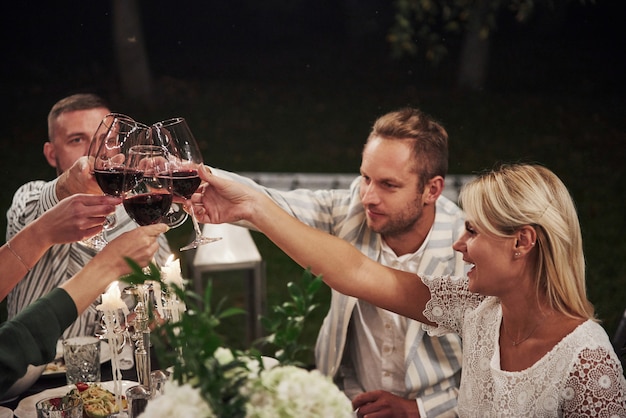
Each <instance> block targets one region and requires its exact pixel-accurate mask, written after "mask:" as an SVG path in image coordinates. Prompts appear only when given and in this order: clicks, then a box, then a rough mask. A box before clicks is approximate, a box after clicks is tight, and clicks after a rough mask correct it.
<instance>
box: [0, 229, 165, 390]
mask: <svg viewBox="0 0 626 418" xmlns="http://www.w3.org/2000/svg"><path fill="white" fill-rule="evenodd" d="M166 230H167V226H165V225H163V224H159V225H151V226H146V227H142V228H137V229H135V230H133V231H131V232H128V233H125V234H124V235H122V236H120V237H119V238H117V239H115V240H113V241H111V242H110V243H109V244H108V245H107V246H106V247H105V248H104V250H102V252H100V253H99V254H98V255H96V256H95V257H94V258H93V260H92V261H91V262H90V263H89V264H87V265H86V266H85V268H84V269H83V270H81V271H80V272H79V273H78V274H77V275H75V276H74V277H72V278H71V279H70V280H68V281H67V282H65V283H64V284H63V285H61V286H60V288H57V289H54V290H53V291H51V292H50V293H48V294H47V295H45V296H43V297H42V298H40V299H38V300H37V301H35V302H34V303H32V304H31V305H29V306H28V307H26V308H25V309H24V310H23V311H21V312H20V313H19V314H18V315H17V316H16V317H14V318H13V319H11V320H9V321H7V322H5V323H3V324H2V325H1V326H0V398H1V397H2V395H3V394H4V393H5V391H6V390H7V389H8V388H10V387H11V385H12V384H13V383H14V382H15V381H16V380H17V379H19V378H20V377H21V376H22V375H24V373H25V372H26V368H27V367H28V365H29V364H35V365H38V364H44V363H46V362H48V361H51V360H52V359H53V358H54V355H55V354H56V343H57V340H58V339H59V337H60V336H61V334H62V333H63V331H64V330H65V328H67V327H68V326H69V325H70V324H71V323H72V322H73V321H74V320H75V319H76V318H77V316H78V315H79V314H80V313H81V312H83V311H84V310H85V309H86V308H87V307H88V306H89V305H90V304H91V303H92V302H93V301H94V300H95V299H96V298H97V297H98V296H100V294H102V293H103V292H104V291H105V289H106V288H107V286H108V285H109V284H110V283H111V282H113V281H115V280H117V279H118V278H119V277H120V276H122V275H124V274H127V273H129V272H130V268H129V267H128V265H127V264H126V262H125V261H124V259H123V257H125V256H128V257H130V258H132V259H133V260H135V261H136V262H137V263H139V264H140V265H142V266H145V265H147V264H148V263H149V262H150V260H151V259H152V256H153V255H154V253H155V252H156V250H157V248H158V244H157V242H156V238H157V236H158V235H159V234H161V233H163V232H165V231H166Z"/></svg>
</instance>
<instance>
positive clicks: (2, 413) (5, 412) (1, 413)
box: [0, 406, 13, 418]
mask: <svg viewBox="0 0 626 418" xmlns="http://www.w3.org/2000/svg"><path fill="white" fill-rule="evenodd" d="M0 418H13V411H11V410H10V409H9V408H6V407H4V406H0Z"/></svg>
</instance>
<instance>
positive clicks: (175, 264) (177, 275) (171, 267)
mask: <svg viewBox="0 0 626 418" xmlns="http://www.w3.org/2000/svg"><path fill="white" fill-rule="evenodd" d="M161 275H162V276H163V283H165V284H166V285H167V286H169V287H171V286H173V285H176V286H177V287H179V288H181V289H182V288H183V287H184V280H183V276H182V274H181V272H180V259H176V260H174V255H170V256H169V257H168V259H167V261H166V262H165V265H164V266H163V267H162V268H161ZM165 298H166V302H167V307H168V308H169V311H170V314H171V318H172V321H174V322H178V321H179V320H180V313H181V312H184V311H185V310H186V309H187V307H186V306H185V304H184V303H183V302H181V301H179V300H178V298H177V297H176V294H175V293H174V292H172V291H169V292H167V294H166V296H165Z"/></svg>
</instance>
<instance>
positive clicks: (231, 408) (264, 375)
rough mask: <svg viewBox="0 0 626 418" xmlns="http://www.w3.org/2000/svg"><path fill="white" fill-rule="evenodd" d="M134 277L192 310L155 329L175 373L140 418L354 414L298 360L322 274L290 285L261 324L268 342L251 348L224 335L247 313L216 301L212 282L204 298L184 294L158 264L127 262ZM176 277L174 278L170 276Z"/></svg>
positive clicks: (159, 349)
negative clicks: (222, 328) (228, 324)
mask: <svg viewBox="0 0 626 418" xmlns="http://www.w3.org/2000/svg"><path fill="white" fill-rule="evenodd" d="M127 262H128V263H129V265H130V266H131V268H132V270H133V273H132V274H131V275H129V276H127V277H125V278H124V280H126V281H128V282H129V283H133V284H140V283H144V282H146V281H150V282H158V283H161V286H162V288H167V289H168V291H172V292H173V293H174V294H175V295H176V297H177V298H178V300H180V302H182V303H184V304H185V306H186V309H185V310H183V311H181V312H180V317H179V318H178V320H176V321H175V320H173V319H171V320H169V321H166V322H163V323H161V324H159V325H158V327H157V328H156V329H155V330H154V331H153V333H152V336H153V339H152V342H153V344H154V347H155V351H156V354H157V358H158V360H159V364H160V365H161V366H162V367H164V368H165V367H167V368H168V370H169V371H170V376H169V380H167V381H166V382H165V385H164V388H163V394H162V395H161V396H159V397H156V398H153V399H151V400H149V401H148V404H147V406H146V409H145V411H144V413H143V414H142V415H140V417H142V418H146V417H150V418H160V417H171V416H197V417H231V418H237V417H242V418H243V417H245V418H254V417H270V416H271V417H298V418H307V417H315V418H317V417H320V416H332V417H353V416H354V413H353V411H352V406H351V403H350V400H349V399H348V398H347V397H346V396H345V395H344V394H343V393H342V392H341V391H340V390H339V389H338V388H337V387H336V386H335V385H334V383H333V382H332V380H331V379H330V378H329V377H327V376H324V375H322V374H321V373H319V372H318V371H316V370H311V371H310V370H307V369H306V368H304V367H303V366H304V365H303V364H301V363H300V362H299V361H298V360H297V358H298V354H300V353H301V352H302V350H306V349H311V348H310V347H302V344H301V343H300V342H299V338H300V334H301V332H302V330H303V326H304V323H305V320H306V318H307V316H308V315H309V314H310V313H311V312H312V311H313V310H314V309H316V308H317V304H315V303H314V295H315V293H316V292H317V290H318V289H319V288H320V287H321V285H322V281H321V278H320V277H315V276H313V274H312V273H311V272H310V270H308V269H307V270H305V271H304V273H303V276H302V281H301V283H300V284H296V283H293V282H292V283H290V284H289V285H288V291H289V298H290V300H288V301H286V302H284V303H282V304H281V305H279V306H275V307H273V308H272V315H271V316H270V317H263V318H261V321H262V323H263V325H264V327H265V328H266V330H267V331H268V334H267V336H266V337H264V338H262V339H260V340H258V341H256V342H255V343H254V344H253V346H252V347H250V348H248V349H246V350H237V349H232V348H229V347H226V346H225V345H224V344H223V341H222V339H221V337H220V335H219V332H218V327H219V325H220V322H221V321H222V320H223V319H224V318H226V317H229V316H231V315H237V314H242V313H245V312H244V311H243V310H241V309H238V308H228V307H224V302H225V301H224V300H221V301H220V302H219V303H218V304H217V305H216V306H215V307H214V306H213V305H212V304H211V296H212V286H211V282H209V283H208V284H207V286H206V290H205V293H204V295H198V294H195V293H194V292H192V291H189V290H185V289H184V288H183V287H182V286H180V285H179V283H170V284H165V283H164V277H163V276H165V277H167V276H168V272H169V271H168V270H167V269H166V270H165V274H164V275H162V274H161V273H162V272H161V271H159V270H158V269H157V268H154V267H152V266H151V268H150V272H149V273H147V272H146V271H145V270H142V269H141V268H140V267H139V266H138V265H137V264H136V263H134V262H133V261H132V260H130V259H127ZM170 279H171V276H170ZM261 350H266V351H267V350H270V351H271V356H272V357H274V358H275V359H276V360H277V363H278V364H276V365H275V366H273V367H271V368H270V367H266V365H267V364H268V362H264V361H263V356H262V355H261Z"/></svg>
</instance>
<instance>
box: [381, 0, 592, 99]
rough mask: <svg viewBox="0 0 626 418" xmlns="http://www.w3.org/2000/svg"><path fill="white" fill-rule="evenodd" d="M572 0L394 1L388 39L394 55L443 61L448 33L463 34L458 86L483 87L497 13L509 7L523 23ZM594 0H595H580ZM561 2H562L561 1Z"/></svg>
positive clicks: (434, 61)
mask: <svg viewBox="0 0 626 418" xmlns="http://www.w3.org/2000/svg"><path fill="white" fill-rule="evenodd" d="M569 1H570V0H561V1H560V2H559V1H554V0H395V1H394V8H395V12H396V15H395V22H394V24H393V25H392V27H391V29H390V30H389V33H388V36H387V39H388V41H389V43H390V44H391V47H392V53H393V55H394V56H395V57H402V56H405V55H417V53H418V50H419V47H418V44H419V45H420V46H421V47H422V48H423V49H424V51H423V55H424V56H425V57H426V58H427V59H428V60H429V61H431V62H433V63H434V64H438V63H439V62H440V61H441V59H442V58H443V57H444V56H445V55H446V54H447V53H448V50H447V48H446V46H445V33H448V34H452V33H456V34H461V35H462V37H463V41H462V45H461V52H460V54H461V55H460V62H459V70H458V74H457V82H458V85H459V87H461V88H466V89H471V90H481V89H482V88H483V87H484V85H485V81H486V78H487V64H488V61H489V46H490V45H489V44H490V39H491V36H492V33H493V32H495V31H496V29H497V25H496V23H497V20H498V19H497V17H498V14H499V13H500V12H502V11H504V10H506V9H508V10H509V11H510V12H511V13H513V14H514V16H515V19H516V20H517V21H518V22H526V21H527V20H528V18H529V17H530V16H531V14H532V13H533V11H534V9H535V7H538V6H540V5H546V6H548V7H550V8H553V9H554V8H555V7H557V6H560V7H563V6H564V5H565V4H566V3H568V2H569ZM578 1H579V2H580V3H583V4H584V3H586V2H587V3H594V2H595V0H578ZM557 3H558V4H557Z"/></svg>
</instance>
